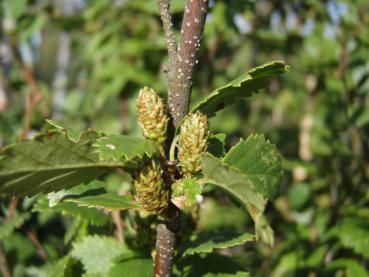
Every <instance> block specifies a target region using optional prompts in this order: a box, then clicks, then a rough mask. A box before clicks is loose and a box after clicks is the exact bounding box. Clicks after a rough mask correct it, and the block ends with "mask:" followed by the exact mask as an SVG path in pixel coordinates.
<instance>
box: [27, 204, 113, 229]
mask: <svg viewBox="0 0 369 277" xmlns="http://www.w3.org/2000/svg"><path fill="white" fill-rule="evenodd" d="M32 211H34V212H42V213H50V212H58V213H61V214H63V215H68V216H73V217H77V218H80V219H83V220H86V221H87V222H89V223H90V224H92V225H96V226H102V225H105V224H107V223H108V222H109V217H108V216H107V215H105V214H104V213H103V212H102V211H99V210H97V209H91V208H87V207H78V206H77V204H76V203H72V202H70V203H68V202H61V203H58V204H57V205H55V206H50V205H49V201H48V199H47V198H46V197H41V198H40V199H39V200H38V201H37V202H36V204H35V205H34V206H33V210H32Z"/></svg>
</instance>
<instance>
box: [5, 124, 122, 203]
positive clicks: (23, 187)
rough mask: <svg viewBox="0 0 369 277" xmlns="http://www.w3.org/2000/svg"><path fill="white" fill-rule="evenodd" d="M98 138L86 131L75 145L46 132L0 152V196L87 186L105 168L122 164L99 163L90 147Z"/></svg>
mask: <svg viewBox="0 0 369 277" xmlns="http://www.w3.org/2000/svg"><path fill="white" fill-rule="evenodd" d="M98 137H99V135H98V134H97V133H96V132H94V131H86V132H84V133H83V134H82V135H81V138H80V140H79V141H78V142H73V141H71V140H69V139H68V138H67V137H66V135H65V134H63V133H60V132H55V131H53V132H49V133H47V134H44V135H39V136H37V137H36V138H34V139H33V140H24V141H20V142H18V143H15V144H13V145H9V146H7V147H5V148H3V149H1V150H0V155H3V156H5V158H3V159H1V160H0V192H5V193H8V194H14V195H19V196H23V195H34V194H36V193H40V192H43V193H46V192H51V191H56V190H60V189H63V188H70V187H73V186H76V185H79V184H81V183H88V182H90V181H92V180H94V179H96V178H97V177H99V176H100V175H101V174H102V173H103V172H105V171H106V170H107V169H108V168H109V167H119V166H123V163H112V162H110V163H109V162H100V161H99V158H98V155H97V154H96V153H95V152H94V149H93V146H92V144H93V143H95V142H96V139H97V138H98Z"/></svg>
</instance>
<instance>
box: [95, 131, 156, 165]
mask: <svg viewBox="0 0 369 277" xmlns="http://www.w3.org/2000/svg"><path fill="white" fill-rule="evenodd" d="M95 146H96V147H97V150H98V153H99V156H100V159H101V160H103V161H110V160H114V161H121V160H123V161H132V160H133V159H134V158H143V157H144V155H147V156H148V157H151V156H152V155H153V154H154V152H155V144H154V143H153V142H151V141H149V140H146V139H143V138H136V137H131V136H125V135H109V136H106V137H102V138H99V139H98V140H97V142H96V143H95Z"/></svg>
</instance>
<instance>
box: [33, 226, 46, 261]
mask: <svg viewBox="0 0 369 277" xmlns="http://www.w3.org/2000/svg"><path fill="white" fill-rule="evenodd" d="M27 237H28V238H29V239H30V241H31V242H32V243H33V245H34V246H35V247H36V249H37V253H38V255H39V256H40V257H41V258H42V259H43V260H45V261H48V260H49V259H50V258H49V255H48V254H47V253H46V251H45V249H44V248H43V246H42V245H41V243H40V241H39V240H38V238H37V235H36V233H35V232H34V231H27Z"/></svg>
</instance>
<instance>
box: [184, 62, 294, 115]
mask: <svg viewBox="0 0 369 277" xmlns="http://www.w3.org/2000/svg"><path fill="white" fill-rule="evenodd" d="M287 71H288V66H286V65H285V64H284V63H283V62H281V61H275V62H270V63H266V64H264V65H262V66H259V67H256V68H254V69H251V70H249V71H248V72H246V73H244V74H242V75H241V76H239V77H238V78H237V79H235V80H233V81H232V82H230V83H228V84H226V85H225V86H223V87H220V88H218V89H216V90H215V91H213V92H212V93H210V94H209V95H208V96H207V97H206V98H205V99H204V100H203V101H201V102H200V103H198V104H197V105H196V106H195V107H194V108H193V109H192V110H191V111H192V112H196V111H201V112H202V113H204V114H206V115H207V116H208V118H210V117H212V116H214V115H215V113H216V112H217V111H219V110H221V109H223V108H224V107H225V106H226V105H229V104H233V103H235V102H236V101H237V100H238V99H240V98H242V97H250V96H251V95H252V94H253V93H256V92H258V91H259V90H260V89H262V88H264V87H265V85H266V83H267V81H269V80H270V79H271V78H273V77H275V76H277V75H280V74H283V73H285V72H287Z"/></svg>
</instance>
